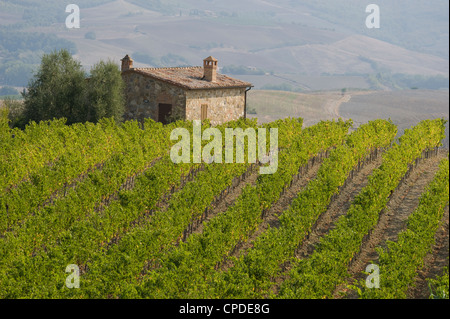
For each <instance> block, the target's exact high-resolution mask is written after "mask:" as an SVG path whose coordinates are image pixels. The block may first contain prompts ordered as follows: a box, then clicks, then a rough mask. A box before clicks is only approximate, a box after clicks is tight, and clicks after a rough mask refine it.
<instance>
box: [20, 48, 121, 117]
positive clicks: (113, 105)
mask: <svg viewBox="0 0 450 319" xmlns="http://www.w3.org/2000/svg"><path fill="white" fill-rule="evenodd" d="M22 95H23V97H24V99H25V102H24V103H25V106H24V118H25V121H26V122H28V121H30V120H33V121H36V122H38V121H43V120H51V119H53V118H61V117H65V118H66V119H67V124H73V123H76V122H86V121H92V122H97V121H98V120H100V119H101V118H103V117H113V118H114V119H115V120H116V121H121V120H122V116H123V112H124V108H125V106H124V105H125V100H124V82H123V80H122V76H121V73H120V71H119V68H118V66H117V65H115V64H114V63H113V62H111V61H108V62H103V61H100V62H99V63H97V64H96V65H94V67H93V68H92V69H91V77H90V78H88V79H87V78H86V74H85V72H84V71H83V69H82V67H81V64H80V63H79V62H78V61H75V60H74V59H73V58H72V56H71V55H70V53H69V52H68V51H67V50H60V51H58V52H52V53H51V54H48V55H44V56H43V57H42V62H41V66H40V68H39V70H38V71H37V72H36V74H35V75H34V77H33V78H32V79H31V80H30V82H29V86H28V91H27V92H25V93H23V94H22Z"/></svg>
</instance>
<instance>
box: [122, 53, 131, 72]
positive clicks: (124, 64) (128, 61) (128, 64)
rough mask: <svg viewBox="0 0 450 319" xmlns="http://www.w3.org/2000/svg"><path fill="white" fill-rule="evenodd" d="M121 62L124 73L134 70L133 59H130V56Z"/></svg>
mask: <svg viewBox="0 0 450 319" xmlns="http://www.w3.org/2000/svg"><path fill="white" fill-rule="evenodd" d="M120 61H122V69H121V70H122V72H124V71H127V70H129V69H132V68H133V59H132V58H130V57H129V56H128V54H127V55H126V56H125V57H124V58H123V59H121V60H120Z"/></svg>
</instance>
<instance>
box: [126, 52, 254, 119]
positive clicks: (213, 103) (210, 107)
mask: <svg viewBox="0 0 450 319" xmlns="http://www.w3.org/2000/svg"><path fill="white" fill-rule="evenodd" d="M121 61H122V69H121V70H122V78H123V80H124V82H125V90H126V91H125V96H126V108H125V120H130V119H137V120H139V121H142V120H143V119H144V118H152V119H153V120H155V121H159V122H162V123H164V124H167V123H169V122H170V121H173V120H178V119H186V120H204V119H209V120H210V121H211V124H212V125H218V124H222V123H224V122H227V121H232V120H237V119H239V118H241V117H244V118H245V117H246V97H247V91H248V90H250V88H251V87H252V84H251V83H248V82H244V81H241V80H238V79H234V78H231V77H229V76H226V75H223V74H219V73H217V60H216V59H215V58H213V57H211V56H210V57H207V58H206V59H204V60H203V67H169V68H134V67H133V60H132V59H131V58H130V57H129V56H128V55H126V56H125V57H124V58H123V59H122V60H121Z"/></svg>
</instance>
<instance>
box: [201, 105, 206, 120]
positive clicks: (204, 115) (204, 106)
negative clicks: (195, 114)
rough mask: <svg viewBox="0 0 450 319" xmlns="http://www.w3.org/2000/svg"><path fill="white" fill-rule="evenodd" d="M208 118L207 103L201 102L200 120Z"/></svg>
mask: <svg viewBox="0 0 450 319" xmlns="http://www.w3.org/2000/svg"><path fill="white" fill-rule="evenodd" d="M207 118H208V105H207V104H202V114H201V120H202V121H203V120H206V119H207Z"/></svg>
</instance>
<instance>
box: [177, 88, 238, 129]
mask: <svg viewBox="0 0 450 319" xmlns="http://www.w3.org/2000/svg"><path fill="white" fill-rule="evenodd" d="M202 104H206V105H208V119H209V120H210V121H211V124H212V125H218V124H222V123H224V122H228V121H233V120H237V119H239V118H240V117H243V116H244V106H245V88H240V89H213V90H190V91H186V119H187V120H199V119H200V118H201V105H202Z"/></svg>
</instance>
